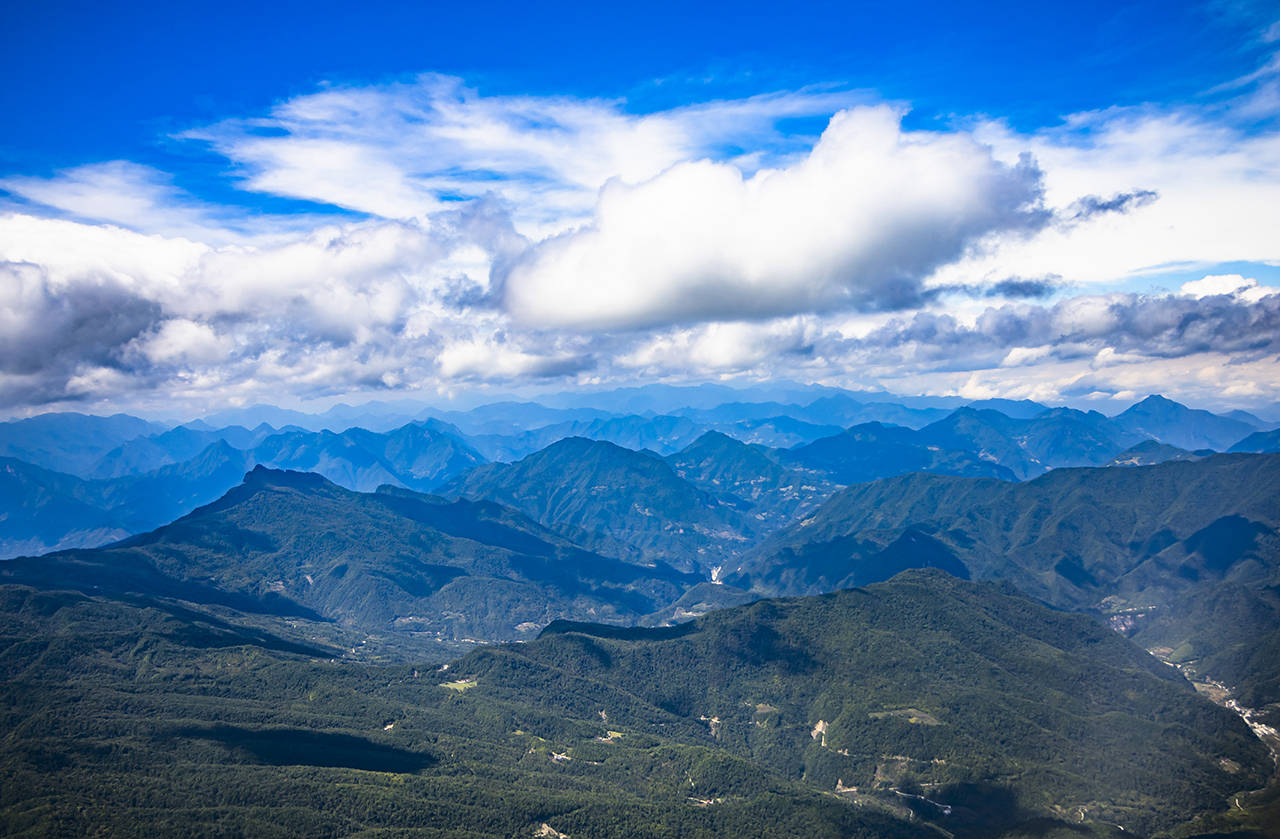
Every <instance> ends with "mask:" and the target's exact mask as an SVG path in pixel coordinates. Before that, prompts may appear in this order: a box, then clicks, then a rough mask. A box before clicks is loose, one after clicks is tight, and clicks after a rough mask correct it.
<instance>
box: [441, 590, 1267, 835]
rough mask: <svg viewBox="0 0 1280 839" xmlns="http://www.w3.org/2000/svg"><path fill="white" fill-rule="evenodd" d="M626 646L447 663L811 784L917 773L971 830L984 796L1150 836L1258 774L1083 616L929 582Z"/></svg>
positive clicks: (760, 612)
mask: <svg viewBox="0 0 1280 839" xmlns="http://www.w3.org/2000/svg"><path fill="white" fill-rule="evenodd" d="M621 635H623V633H620V632H618V631H614V630H609V631H607V632H602V633H593V632H591V631H590V630H588V629H584V628H583V627H580V626H572V625H554V626H553V627H550V628H549V629H548V631H547V632H544V634H543V636H542V638H540V639H539V640H538V641H536V642H531V643H527V644H522V645H518V646H512V647H501V648H491V649H482V650H477V651H475V652H473V653H471V654H470V655H469V656H468V657H467V658H465V659H463V661H462V662H460V663H459V664H458V667H459V669H460V670H461V671H463V672H466V673H467V674H469V675H471V676H474V677H475V678H476V679H477V688H476V692H478V694H479V695H482V696H497V697H502V698H514V697H516V696H521V697H525V698H526V699H527V701H531V702H536V703H538V704H540V705H541V706H542V707H545V708H547V709H549V710H554V711H558V712H561V713H565V714H568V715H571V716H577V717H586V716H588V715H589V714H590V713H592V711H593V709H595V710H603V711H604V712H606V714H607V715H608V718H609V720H610V721H615V720H616V721H622V722H623V723H624V724H628V725H632V726H635V727H641V728H644V729H645V730H647V731H650V732H653V733H655V734H665V735H667V736H681V737H685V736H688V734H687V733H686V732H688V731H689V728H690V726H694V727H696V728H697V729H698V730H699V732H700V733H701V735H702V736H703V737H706V738H710V740H711V741H713V742H715V743H717V744H719V745H720V746H721V747H723V748H725V749H727V750H729V751H731V752H733V753H734V754H737V755H741V756H743V757H747V758H750V759H752V760H753V761H755V762H756V763H758V764H762V765H765V766H768V767H770V768H772V769H774V770H776V771H779V772H781V773H783V774H785V775H787V776H789V777H792V778H797V779H803V780H805V781H806V782H808V783H810V784H813V785H815V786H817V787H818V788H825V789H828V790H834V789H836V788H837V787H838V786H840V787H855V786H856V787H858V788H859V789H876V788H887V787H890V786H898V787H899V788H901V787H900V786H899V783H900V782H901V781H902V780H903V778H904V777H906V776H908V775H910V777H911V779H912V780H913V782H914V783H917V784H921V785H923V788H924V789H925V790H926V791H927V793H928V795H927V797H928V798H930V799H932V800H934V801H937V802H938V803H940V804H943V805H949V806H952V807H953V808H957V809H963V810H966V811H969V812H973V813H976V814H977V815H976V816H974V818H978V819H989V818H993V817H995V816H996V815H998V813H997V812H995V811H994V810H993V809H992V804H991V801H989V800H988V799H989V798H990V797H991V794H990V792H989V791H988V792H986V793H982V794H979V793H977V792H975V790H977V789H982V787H981V785H988V786H991V787H994V788H996V789H999V790H1004V791H1005V792H1006V793H1007V794H1008V795H1009V796H1011V799H1010V800H1014V801H1016V802H1017V804H1018V806H1019V808H1021V809H1025V810H1026V811H1028V812H1032V813H1039V814H1055V813H1056V814H1058V815H1060V816H1067V815H1069V814H1071V813H1077V812H1079V809H1080V808H1082V807H1083V808H1085V809H1086V810H1087V811H1088V812H1089V813H1091V814H1093V816H1094V818H1099V819H1102V820H1105V821H1111V822H1117V823H1120V824H1123V825H1125V827H1126V828H1127V829H1129V830H1136V831H1138V832H1140V833H1143V832H1149V831H1151V830H1154V829H1161V828H1168V827H1171V826H1172V825H1174V824H1175V823H1176V822H1177V821H1179V820H1180V819H1185V818H1186V817H1187V814H1188V813H1190V812H1194V811H1209V810H1216V809H1220V808H1221V807H1222V804H1223V802H1224V800H1225V797H1226V796H1228V795H1229V794H1231V793H1233V792H1236V791H1239V790H1242V789H1251V788H1255V787H1260V786H1262V785H1263V783H1264V782H1265V780H1266V778H1267V777H1268V775H1269V773H1270V769H1271V762H1270V759H1269V756H1268V753H1267V750H1266V748H1265V747H1263V746H1262V744H1261V743H1259V742H1258V741H1257V740H1256V739H1255V738H1254V737H1253V736H1252V735H1251V734H1250V733H1249V732H1248V730H1247V728H1246V727H1245V726H1244V724H1243V723H1242V722H1241V721H1240V720H1239V719H1238V718H1237V717H1235V716H1234V715H1233V714H1231V713H1230V712H1228V711H1225V710H1223V709H1220V708H1217V707H1216V706H1214V705H1212V704H1211V703H1210V702H1208V701H1207V700H1205V699H1203V698H1201V697H1199V696H1198V695H1197V694H1196V693H1195V691H1194V690H1193V689H1192V688H1191V686H1190V685H1188V684H1187V683H1186V682H1185V681H1184V680H1183V679H1182V678H1181V676H1179V675H1178V674H1177V673H1176V671H1174V670H1173V669H1172V668H1170V667H1168V666H1166V665H1164V664H1161V663H1159V662H1157V661H1155V660H1154V659H1152V658H1151V657H1150V656H1148V655H1147V654H1146V653H1145V652H1143V651H1142V650H1141V649H1139V648H1137V647H1136V646H1134V645H1133V644H1131V643H1129V642H1128V641H1126V640H1125V639H1124V638H1122V637H1121V636H1119V635H1117V634H1116V633H1114V632H1112V631H1111V630H1109V629H1107V628H1106V627H1104V626H1102V625H1100V624H1098V623H1097V622H1095V621H1094V620H1092V619H1091V618H1088V617H1086V616H1083V615H1072V614H1067V613H1062V612H1056V611H1053V610H1050V609H1048V608H1046V607H1043V606H1038V605H1036V604H1034V603H1032V602H1030V601H1028V600H1026V599H1025V598H1022V597H1020V596H1018V595H1017V594H1016V592H1015V591H1014V590H1012V589H1011V588H1007V587H1006V588H997V587H994V586H991V585H989V584H972V583H965V582H962V581H959V580H956V579H954V578H951V577H948V576H946V575H944V574H942V573H940V572H936V571H919V572H911V573H908V574H904V575H902V576H899V577H897V578H895V579H894V580H893V581H892V582H890V583H884V584H879V585H873V586H870V587H868V588H866V589H854V590H849V591H842V592H837V593H835V594H831V595H825V596H821V597H809V598H799V599H792V600H769V601H761V602H759V603H756V604H753V605H750V606H745V607H739V608H736V609H729V610H724V611H721V612H715V613H712V614H710V615H707V616H705V617H703V618H699V619H698V620H697V621H696V622H695V623H694V628H693V629H689V628H688V627H682V628H681V631H679V632H675V633H674V634H673V631H672V630H655V631H654V634H653V635H652V636H649V637H646V636H644V635H643V634H642V633H641V632H637V631H634V630H633V631H632V632H631V634H628V635H626V636H625V637H619V636H621ZM1224 761H1230V763H1226V762H1224ZM1224 766H1230V767H1232V769H1230V770H1229V769H1225V768H1223V767H1224ZM974 785H980V786H978V787H975V786H974ZM992 800H995V801H998V800H999V799H998V798H996V799H992ZM984 802H986V803H984ZM999 809H1000V808H999V807H996V810H999ZM941 823H942V824H943V825H944V826H947V825H948V822H947V820H945V819H943V820H942V821H941ZM949 829H950V828H949Z"/></svg>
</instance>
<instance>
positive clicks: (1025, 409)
mask: <svg viewBox="0 0 1280 839" xmlns="http://www.w3.org/2000/svg"><path fill="white" fill-rule="evenodd" d="M965 407H968V408H972V409H974V410H975V411H999V412H1000V413H1002V414H1004V415H1005V416H1006V417H1012V418H1013V419H1031V418H1033V417H1036V416H1039V415H1040V414H1043V413H1044V412H1045V411H1047V410H1049V406H1048V405H1043V404H1041V403H1039V402H1035V401H1032V400H1030V399H978V400H975V401H973V402H970V403H969V404H968V405H967V406H965Z"/></svg>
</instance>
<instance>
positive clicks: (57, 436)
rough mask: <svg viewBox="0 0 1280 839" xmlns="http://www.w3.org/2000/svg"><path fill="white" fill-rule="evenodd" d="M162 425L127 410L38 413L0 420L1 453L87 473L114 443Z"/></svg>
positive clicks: (82, 474)
mask: <svg viewBox="0 0 1280 839" xmlns="http://www.w3.org/2000/svg"><path fill="white" fill-rule="evenodd" d="M164 428H165V426H163V425H160V424H158V423H152V422H147V421H146V420H142V419H138V418H137V417H131V416H128V415H127V414H115V415H113V416H109V417H98V416H91V415H88V414H77V413H52V414H40V415H38V416H34V417H30V418H28V419H21V420H12V421H10V422H2V423H0V457H14V458H17V459H19V460H24V461H26V462H27V463H31V464H34V465H36V466H40V467H42V468H44V469H51V470H53V471H55V472H65V473H67V474H70V475H78V476H80V477H89V475H90V473H91V472H92V471H93V468H94V466H95V465H96V464H97V462H98V461H99V460H100V459H101V458H102V456H103V455H105V454H106V453H107V452H109V451H111V450H112V449H114V448H115V447H116V446H119V445H120V444H121V443H124V442H126V441H128V440H132V439H134V438H135V437H142V436H144V435H147V434H155V433H157V432H160V431H163V430H164Z"/></svg>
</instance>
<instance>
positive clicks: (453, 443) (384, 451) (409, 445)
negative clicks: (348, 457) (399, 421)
mask: <svg viewBox="0 0 1280 839" xmlns="http://www.w3.org/2000/svg"><path fill="white" fill-rule="evenodd" d="M342 436H343V437H344V438H345V439H348V440H351V441H352V442H354V443H355V444H356V445H358V446H360V447H361V448H362V449H364V450H365V451H368V452H371V453H373V454H374V455H376V456H378V457H379V458H380V459H381V460H382V462H384V463H386V464H387V465H388V466H390V467H391V469H392V470H393V472H394V474H395V477H396V478H397V481H394V482H391V483H401V484H403V485H404V486H406V487H408V488H410V489H420V490H427V489H432V488H434V487H436V486H438V485H439V484H441V483H443V482H444V481H447V480H449V479H450V478H452V477H454V476H455V475H459V474H461V473H463V472H465V471H466V470H468V469H470V468H472V467H474V466H479V465H480V464H482V463H486V462H488V460H487V458H485V457H484V456H483V455H481V454H480V453H479V452H477V451H476V450H475V449H474V448H472V447H471V446H470V445H468V444H467V443H466V442H464V441H463V439H462V438H460V437H459V436H457V435H455V434H451V433H449V432H448V431H446V430H443V429H441V428H438V427H433V426H431V425H428V424H424V423H416V422H415V423H410V424H408V425H404V426H402V427H400V428H396V429H393V430H391V431H387V432H384V433H382V434H375V433H373V432H372V431H366V430H365V429H362V428H351V429H348V430H347V431H345V432H343V435H342ZM339 483H341V482H339ZM352 488H353V487H352Z"/></svg>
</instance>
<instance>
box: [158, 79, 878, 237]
mask: <svg viewBox="0 0 1280 839" xmlns="http://www.w3.org/2000/svg"><path fill="white" fill-rule="evenodd" d="M865 98H866V94H859V93H856V92H853V91H848V90H823V89H813V90H800V91H789V92H782V93H772V94H766V95H761V96H754V97H750V98H746V99H740V100H729V101H722V102H712V103H705V104H698V105H691V106H688V107H684V108H675V109H671V110H666V111H660V112H657V113H650V114H632V113H628V112H627V111H626V109H625V108H624V106H623V103H622V102H620V101H609V100H582V99H574V98H570V97H557V96H510V95H507V96H493V95H481V94H480V93H479V92H478V91H476V90H475V89H474V88H470V87H468V86H467V85H466V84H464V83H463V81H462V80H461V79H458V78H454V77H450V76H440V75H433V74H426V75H422V76H419V77H418V78H416V79H414V80H413V81H411V82H400V83H394V84H386V85H375V86H370V87H333V88H329V89H326V90H322V91H319V92H317V93H312V94H308V95H305V96H300V97H296V98H294V99H290V100H288V101H286V102H283V103H281V104H280V105H279V106H277V107H276V108H274V109H273V110H272V112H271V113H270V114H269V115H267V116H264V117H258V118H252V119H233V120H226V121H224V122H221V123H218V124H215V125H211V126H207V127H204V128H200V129H193V130H190V131H187V132H184V133H183V134H182V135H181V136H182V137H183V138H185V139H188V140H197V141H201V142H205V143H208V144H209V145H210V146H211V147H212V148H213V149H215V150H216V151H217V152H218V153H220V154H222V155H224V156H225V157H226V158H227V159H229V160H230V161H232V162H233V163H234V164H235V166H236V168H237V173H238V176H239V177H240V179H241V185H242V186H243V187H244V188H246V189H250V190H255V191H260V192H267V193H271V194H273V195H284V196H289V197H292V198H301V199H306V200H310V201H317V202H321V203H326V204H333V205H336V206H339V207H344V208H347V209H351V210H357V211H360V212H364V213H369V214H372V215H377V216H382V217H386V218H407V217H417V216H424V215H428V214H430V213H433V212H437V211H439V210H441V209H444V208H446V207H448V206H449V204H450V203H451V202H453V201H457V200H459V199H463V200H465V199H475V198H480V197H483V196H487V195H496V196H499V197H501V198H502V199H504V200H506V201H507V202H508V203H509V204H510V205H511V207H512V208H513V213H514V215H515V216H516V218H517V220H518V221H519V222H520V223H521V224H522V225H524V226H526V227H527V229H529V230H531V231H533V232H535V233H539V234H541V233H546V232H550V231H555V230H562V229H564V228H565V227H567V226H571V225H573V224H574V223H576V222H577V221H579V220H581V219H583V218H585V216H586V215H587V213H589V211H590V208H591V205H592V203H593V202H594V199H595V195H596V192H597V190H599V188H600V187H601V186H602V185H603V184H605V183H606V182H607V181H609V180H610V179H612V178H618V179H621V180H623V181H625V182H629V183H637V182H640V181H644V180H647V179H648V178H651V177H653V176H655V175H657V174H659V173H660V172H662V171H663V170H664V169H666V168H668V167H670V166H673V165H675V164H676V163H679V162H681V161H684V160H690V159H695V158H698V157H703V156H717V157H719V156H722V155H723V153H724V150H725V149H726V148H728V147H735V148H736V147H742V148H748V149H751V150H752V152H753V153H754V155H755V156H750V160H751V162H752V165H762V163H764V162H767V161H768V160H770V159H773V157H774V156H776V155H778V154H785V153H786V152H788V151H793V150H795V149H797V148H800V147H801V146H802V143H803V139H802V138H797V137H794V136H791V135H790V134H788V133H786V132H784V131H782V130H781V129H780V128H779V127H778V124H779V122H780V121H782V120H786V119H790V118H796V117H813V116H821V115H829V114H830V113H832V112H833V111H835V110H838V109H839V108H841V107H844V106H847V105H849V104H852V103H854V102H857V101H859V100H860V99H865ZM761 153H763V154H764V157H763V158H761V157H759V155H760V154H761ZM744 159H746V158H744Z"/></svg>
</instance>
